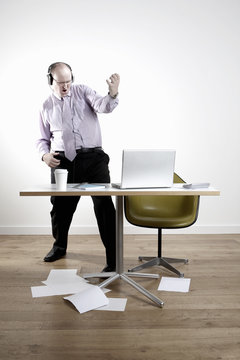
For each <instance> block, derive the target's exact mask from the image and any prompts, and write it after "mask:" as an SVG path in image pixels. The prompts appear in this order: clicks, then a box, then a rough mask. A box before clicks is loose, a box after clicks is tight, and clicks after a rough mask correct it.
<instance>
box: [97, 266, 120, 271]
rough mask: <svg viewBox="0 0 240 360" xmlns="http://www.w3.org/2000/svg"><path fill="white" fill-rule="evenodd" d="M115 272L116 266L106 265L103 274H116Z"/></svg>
mask: <svg viewBox="0 0 240 360" xmlns="http://www.w3.org/2000/svg"><path fill="white" fill-rule="evenodd" d="M115 271H116V266H108V265H106V266H105V268H103V269H102V271H101V272H115Z"/></svg>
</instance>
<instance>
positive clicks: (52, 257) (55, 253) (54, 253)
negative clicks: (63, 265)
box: [43, 248, 66, 262]
mask: <svg viewBox="0 0 240 360" xmlns="http://www.w3.org/2000/svg"><path fill="white" fill-rule="evenodd" d="M65 255H66V250H61V249H54V248H52V249H51V250H50V251H49V253H48V254H47V255H46V256H45V258H44V259H43V260H44V261H45V262H53V261H56V260H58V259H61V258H62V257H63V256H65Z"/></svg>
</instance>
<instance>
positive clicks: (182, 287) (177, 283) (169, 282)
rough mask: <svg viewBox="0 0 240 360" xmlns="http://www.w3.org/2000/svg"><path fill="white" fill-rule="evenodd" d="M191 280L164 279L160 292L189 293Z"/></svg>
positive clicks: (161, 282) (160, 285) (159, 287)
mask: <svg viewBox="0 0 240 360" xmlns="http://www.w3.org/2000/svg"><path fill="white" fill-rule="evenodd" d="M190 281H191V279H185V278H172V277H164V276H163V277H162V278H161V281H160V284H159V286H158V290H160V291H177V292H188V291H189V287H190Z"/></svg>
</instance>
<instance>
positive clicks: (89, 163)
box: [37, 62, 120, 272]
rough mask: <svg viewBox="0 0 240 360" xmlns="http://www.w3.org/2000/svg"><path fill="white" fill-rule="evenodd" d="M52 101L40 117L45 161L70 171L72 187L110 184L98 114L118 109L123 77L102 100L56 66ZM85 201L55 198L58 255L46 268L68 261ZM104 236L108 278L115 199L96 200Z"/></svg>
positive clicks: (114, 79)
mask: <svg viewBox="0 0 240 360" xmlns="http://www.w3.org/2000/svg"><path fill="white" fill-rule="evenodd" d="M47 78H48V84H49V86H50V88H51V90H52V93H51V95H50V96H49V97H48V98H47V99H46V101H45V102H44V103H43V106H42V108H41V111H40V119H39V131H40V136H39V138H38V140H37V148H38V151H39V154H40V157H41V159H42V160H43V161H44V162H45V163H46V165H47V166H49V167H50V168H51V182H52V183H55V178H54V170H55V169H67V170H68V183H84V182H88V183H110V174H109V167H108V164H109V156H108V155H107V154H106V153H105V152H104V151H103V149H102V137H101V129H100V124H99V121H98V116H97V113H110V112H112V111H113V110H114V109H115V107H116V106H117V105H118V87H119V82H120V77H119V75H118V74H113V75H111V76H110V78H109V79H108V80H106V81H107V85H108V94H107V95H106V96H100V95H99V94H97V93H96V91H94V90H92V89H90V88H89V87H88V86H86V85H75V84H73V82H74V77H73V73H72V69H71V67H70V65H68V64H66V63H63V62H56V63H54V64H52V65H50V66H49V68H48V74H47ZM79 200H80V196H52V197H51V203H52V210H51V213H50V214H51V222H52V234H53V237H54V243H53V247H52V249H51V250H50V251H49V253H48V254H47V255H46V256H45V257H44V261H45V262H53V261H56V260H58V259H60V258H62V257H63V256H65V255H66V251H67V244H68V231H69V228H70V225H71V221H72V217H73V214H74V212H75V210H76V208H77V204H78V202H79ZM92 200H93V205H94V212H95V216H96V219H97V224H98V228H99V233H100V236H101V239H102V242H103V244H104V247H105V251H106V265H105V267H104V268H103V271H104V272H110V271H115V267H116V260H115V259H116V255H115V252H116V244H115V227H116V224H115V208H114V205H113V202H112V199H111V197H110V196H92Z"/></svg>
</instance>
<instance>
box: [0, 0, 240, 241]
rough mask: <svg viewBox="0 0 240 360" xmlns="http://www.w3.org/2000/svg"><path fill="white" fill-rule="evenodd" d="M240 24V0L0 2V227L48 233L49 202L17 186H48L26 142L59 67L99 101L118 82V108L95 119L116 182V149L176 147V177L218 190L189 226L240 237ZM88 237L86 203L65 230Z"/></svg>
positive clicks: (91, 228)
mask: <svg viewBox="0 0 240 360" xmlns="http://www.w3.org/2000/svg"><path fill="white" fill-rule="evenodd" d="M239 18H240V2H239V1H238V0H201V1H199V0H121V1H115V0H101V1H100V0H68V1H63V0H58V1H56V0H35V1H32V0H2V1H1V3H0V24H1V25H0V26H1V32H0V39H1V40H0V41H1V43H0V44H1V58H0V62H1V70H0V80H1V87H0V95H1V106H0V119H1V142H0V150H1V158H0V162H1V164H0V166H1V199H0V201H1V210H0V211H1V213H0V232H1V233H2V234H4V233H5V234H6V233H9V234H21V233H23V234H24V233H48V232H49V231H50V217H49V211H50V209H51V207H50V204H49V199H48V198H47V197H46V198H45V197H43V198H26V197H25V198H24V197H19V190H20V189H23V188H25V187H28V186H31V185H32V184H45V183H48V182H49V169H48V168H47V166H46V165H45V164H43V163H42V162H41V161H40V160H39V158H38V155H37V153H36V150H35V144H34V142H35V138H36V134H37V126H38V109H39V106H40V104H41V102H42V100H43V99H45V97H46V96H48V94H49V91H50V89H49V88H48V85H47V79H46V72H47V68H48V66H49V64H50V63H52V62H55V61H65V62H68V63H69V64H70V65H71V66H72V68H73V72H74V75H75V79H76V82H80V83H84V84H87V85H89V86H91V87H92V88H94V89H95V90H97V91H98V92H99V93H101V94H105V93H106V91H107V86H106V82H105V79H106V78H107V77H108V76H109V75H110V74H111V73H113V72H119V73H120V75H121V88H120V105H119V107H118V108H117V109H116V110H115V111H114V112H113V113H112V114H110V115H101V116H100V119H101V120H100V121H101V126H102V132H103V141H104V149H105V151H107V152H108V153H109V154H110V157H111V164H110V168H111V174H112V180H115V181H117V180H119V178H120V162H121V150H122V149H123V148H163V149H164V148H175V149H176V150H177V158H176V171H177V172H178V173H179V174H181V175H182V177H183V178H184V179H186V180H187V181H189V182H198V181H210V182H211V183H212V184H213V185H214V186H215V187H217V188H219V189H220V190H221V196H220V197H209V198H207V197H206V198H204V197H203V198H202V199H201V207H200V216H199V220H198V222H197V224H196V225H195V226H194V227H191V228H190V229H189V230H188V231H191V232H194V231H195V232H239V231H240V217H239V213H240V194H239V170H240V165H239V164H240V162H239V154H240V142H239V134H240V101H239V95H240V66H239V64H240V42H239V34H240V22H239ZM96 231H97V230H96V222H95V218H94V215H93V210H92V205H91V200H90V199H87V198H84V199H82V200H81V202H80V204H79V207H78V210H77V212H76V214H75V217H74V221H73V227H72V232H73V233H74V232H75V233H87V232H96ZM127 231H129V232H130V231H132V232H133V231H137V229H136V228H135V229H134V230H133V229H127Z"/></svg>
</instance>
